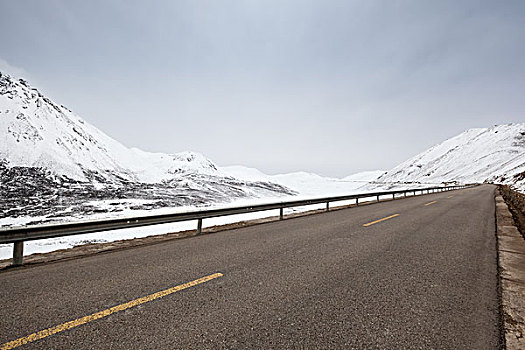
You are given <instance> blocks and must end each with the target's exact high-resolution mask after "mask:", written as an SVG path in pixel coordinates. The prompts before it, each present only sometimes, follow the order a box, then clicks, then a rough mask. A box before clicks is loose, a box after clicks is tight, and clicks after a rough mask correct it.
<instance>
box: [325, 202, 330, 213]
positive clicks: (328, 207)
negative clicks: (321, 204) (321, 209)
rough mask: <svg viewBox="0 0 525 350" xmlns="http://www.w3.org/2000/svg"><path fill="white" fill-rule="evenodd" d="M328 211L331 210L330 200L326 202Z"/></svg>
mask: <svg viewBox="0 0 525 350" xmlns="http://www.w3.org/2000/svg"><path fill="white" fill-rule="evenodd" d="M326 211H330V202H326Z"/></svg>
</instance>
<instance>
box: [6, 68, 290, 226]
mask: <svg viewBox="0 0 525 350" xmlns="http://www.w3.org/2000/svg"><path fill="white" fill-rule="evenodd" d="M292 194H295V192H294V191H292V190H289V189H287V188H285V187H284V186H281V185H277V184H274V183H270V182H265V181H246V180H240V179H235V178H232V177H230V176H226V175H224V174H222V173H221V172H220V171H218V170H217V167H216V165H215V164H214V163H213V162H211V161H210V160H209V159H207V158H205V157H204V156H203V155H201V154H198V153H193V152H183V153H176V154H163V153H149V152H144V151H141V150H139V149H135V148H133V149H129V148H127V147H125V146H124V145H122V144H120V143H119V142H117V141H115V140H114V139H112V138H110V137H109V136H107V135H106V134H104V133H103V132H102V131H100V130H98V129H97V128H95V127H94V126H92V125H90V124H88V123H86V122H85V121H84V120H82V119H81V118H80V117H79V116H77V115H75V114H74V113H73V112H71V111H70V110H69V109H67V108H66V107H64V106H62V105H59V104H57V103H55V102H53V101H51V100H50V99H49V98H47V97H46V96H44V95H43V94H42V93H40V92H39V91H38V90H37V89H36V88H34V87H31V86H30V85H29V84H28V83H27V82H26V81H24V80H22V79H14V78H12V77H11V76H8V75H5V74H2V73H0V219H1V218H5V217H18V216H31V217H40V220H43V221H47V220H53V219H60V218H70V217H75V216H77V217H81V216H84V215H90V214H93V213H104V212H114V211H122V210H127V209H151V208H161V207H171V206H195V205H202V204H212V203H217V202H229V201H232V200H234V199H238V198H253V197H255V198H257V197H275V196H282V195H292ZM108 201H113V202H111V203H109V204H108Z"/></svg>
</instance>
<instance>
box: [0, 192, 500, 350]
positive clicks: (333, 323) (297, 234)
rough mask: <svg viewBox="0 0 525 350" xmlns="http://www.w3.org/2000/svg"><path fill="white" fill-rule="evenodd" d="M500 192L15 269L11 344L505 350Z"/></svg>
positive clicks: (8, 275)
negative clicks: (498, 216) (496, 199)
mask: <svg viewBox="0 0 525 350" xmlns="http://www.w3.org/2000/svg"><path fill="white" fill-rule="evenodd" d="M493 192H494V188H493V187H491V186H480V187H476V188H471V189H465V190H457V191H450V192H444V193H438V194H431V195H425V196H418V197H413V198H406V199H398V200H395V201H389V202H381V203H377V204H373V205H366V206H360V207H357V208H350V209H344V210H338V211H333V212H329V213H325V214H317V215H311V216H306V217H301V218H295V219H290V220H284V221H280V222H273V223H268V224H263V225H257V226H252V227H247V228H242V229H236V230H231V231H225V232H220V233H215V234H209V235H202V236H199V237H194V238H189V239H182V240H174V241H170V242H165V243H161V244H156V245H151V246H144V247H137V248H133V249H129V250H124V251H117V252H111V253H106V254H100V255H96V256H91V257H85V258H80V259H76V260H71V261H62V262H57V263H50V264H46V265H39V266H33V267H22V268H17V269H11V270H7V271H3V272H0V300H1V308H0V323H1V324H0V344H4V345H3V346H4V347H6V345H5V344H10V345H12V346H14V345H17V344H15V343H9V342H11V341H14V340H17V339H22V340H21V342H24V341H29V340H34V341H32V342H30V343H28V344H26V345H22V346H21V347H20V349H22V348H28V349H73V348H74V349H218V348H237V349H247V348H249V349H253V348H265V349H267V348H280V349H497V348H499V347H500V345H501V344H500V330H499V312H498V310H499V308H498V279H497V260H496V258H497V256H496V240H495V222H494V197H493V194H494V193H493ZM428 203H431V204H428ZM425 204H428V205H425ZM395 214H398V215H397V216H393V215H395ZM386 217H390V218H389V219H386V220H383V221H379V222H377V223H375V224H371V225H369V226H363V225H364V224H367V223H371V222H374V221H376V220H379V219H382V218H386ZM215 273H220V274H222V275H213V274H215ZM210 275H211V277H210V278H209V280H207V281H197V282H201V283H199V284H196V285H193V286H187V285H185V286H184V285H183V286H181V287H177V288H175V289H170V288H173V287H176V286H180V285H181V284H184V283H187V282H191V281H194V280H197V279H199V278H201V277H205V276H210ZM197 282H196V283H197ZM184 287H187V288H185V289H182V288H184ZM179 289H180V290H179ZM160 291H166V293H165V294H166V295H165V296H163V295H160V296H159V295H158V294H154V295H152V294H153V293H156V292H160ZM141 297H147V298H146V299H139V302H134V303H132V304H126V303H128V302H130V301H136V300H137V298H141ZM119 305H121V306H120V308H119V309H110V308H112V307H114V306H119ZM108 309H109V310H110V311H104V310H108ZM101 311H104V312H103V313H99V314H96V313H97V312H101ZM93 314H95V316H90V317H88V318H84V319H81V318H82V317H84V316H88V315H93ZM79 319H80V321H79ZM70 321H74V322H72V323H67V322H70ZM64 324H65V325H64ZM55 326H59V327H58V328H52V327H55ZM49 328H52V331H47V332H44V333H39V334H38V336H35V335H31V334H33V333H35V332H38V331H42V330H46V329H49ZM53 333H55V334H53ZM28 336H29V337H28ZM37 338H41V339H37ZM21 342H20V343H18V344H21ZM0 349H2V345H0Z"/></svg>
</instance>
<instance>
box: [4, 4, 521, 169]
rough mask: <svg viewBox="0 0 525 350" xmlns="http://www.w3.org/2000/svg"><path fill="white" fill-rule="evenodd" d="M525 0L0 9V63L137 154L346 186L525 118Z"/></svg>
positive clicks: (25, 6) (20, 6)
mask: <svg viewBox="0 0 525 350" xmlns="http://www.w3.org/2000/svg"><path fill="white" fill-rule="evenodd" d="M524 17H525V3H523V2H521V1H505V2H493V1H461V2H458V1H439V2H436V1H369V0H366V1H328V2H326V1H221V2H216V1H154V2H140V1H135V2H134V1H98V2H97V1H89V2H86V1H48V2H42V1H17V2H8V1H0V41H1V42H2V48H1V51H0V57H1V58H2V59H4V60H6V61H7V62H10V63H11V64H13V65H16V66H19V67H23V68H24V69H25V70H26V71H27V72H30V74H31V76H32V77H34V82H35V83H38V85H39V87H40V88H41V89H42V90H43V91H44V92H46V93H48V94H50V95H51V97H53V98H54V99H56V100H57V101H58V102H60V103H62V104H65V105H67V106H68V107H70V108H71V109H72V110H74V111H76V112H77V113H78V114H80V115H81V116H83V117H84V118H85V119H87V120H88V121H90V122H91V123H93V124H94V125H96V126H97V127H99V128H101V129H102V130H104V131H106V132H107V133H108V134H109V135H111V136H113V137H114V138H116V139H118V140H119V141H121V142H123V143H125V144H126V145H128V146H136V147H140V148H143V149H146V150H151V151H163V152H177V151H182V150H195V151H200V152H202V153H204V154H206V155H207V156H209V157H210V158H212V159H213V160H214V161H216V162H217V163H219V164H221V165H229V164H244V165H248V166H254V167H257V168H260V169H261V170H263V171H266V172H270V173H276V172H287V171H293V170H300V169H301V170H307V171H314V172H318V173H321V174H324V175H332V176H344V175H347V174H350V173H352V172H356V171H360V170H369V169H377V168H382V169H387V168H391V167H393V166H394V165H396V164H397V163H399V162H401V161H403V160H405V159H406V158H408V157H410V156H412V155H414V154H415V153H417V152H420V151H422V150H424V149H426V148H427V147H429V146H431V145H433V144H435V143H437V142H440V141H442V140H444V139H445V138H448V137H450V136H453V135H455V134H457V133H459V132H461V131H463V130H464V129H466V128H471V127H481V126H490V125H492V124H498V123H506V122H520V121H523V120H524V117H523V116H524V111H525V102H524V99H523V95H524V92H525V91H524V90H525V89H524V85H523V81H525V80H524V78H525V61H524V60H523V57H524V53H525V48H524V47H523V45H522V43H523V42H525V25H524V23H525V18H524Z"/></svg>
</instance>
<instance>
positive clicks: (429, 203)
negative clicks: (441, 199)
mask: <svg viewBox="0 0 525 350" xmlns="http://www.w3.org/2000/svg"><path fill="white" fill-rule="evenodd" d="M434 203H437V201H432V202H428V203H427V204H425V206H427V205H431V204H434Z"/></svg>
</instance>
